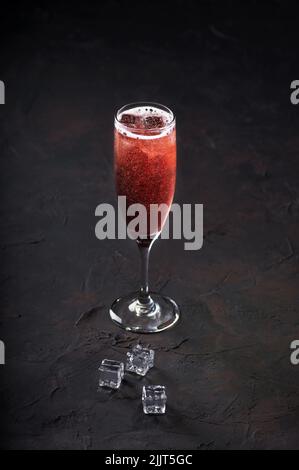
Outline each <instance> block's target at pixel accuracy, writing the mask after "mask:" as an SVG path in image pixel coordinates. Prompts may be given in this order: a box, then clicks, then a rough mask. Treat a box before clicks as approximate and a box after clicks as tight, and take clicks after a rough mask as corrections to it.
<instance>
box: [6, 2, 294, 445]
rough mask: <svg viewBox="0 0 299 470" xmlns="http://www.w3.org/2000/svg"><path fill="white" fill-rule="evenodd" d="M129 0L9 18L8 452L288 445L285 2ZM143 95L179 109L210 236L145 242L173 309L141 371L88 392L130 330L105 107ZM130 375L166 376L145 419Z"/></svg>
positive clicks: (290, 167)
mask: <svg viewBox="0 0 299 470" xmlns="http://www.w3.org/2000/svg"><path fill="white" fill-rule="evenodd" d="M127 3H128V2H124V3H123V4H122V5H121V6H119V3H118V2H104V3H103V6H102V7H101V9H94V7H88V6H87V5H85V6H84V7H82V8H81V10H77V9H73V10H71V11H70V10H68V9H67V8H66V7H64V6H63V4H61V6H60V7H59V9H55V8H54V7H49V8H44V9H38V8H36V9H34V10H29V11H28V10H25V8H24V9H23V10H22V9H21V10H19V11H18V12H15V11H12V10H10V11H9V12H8V14H7V19H6V20H5V19H4V18H3V19H2V23H3V29H2V33H1V34H2V39H1V54H0V57H1V69H0V72H1V74H2V76H1V77H0V79H2V80H4V81H5V83H6V104H5V106H2V107H1V109H0V120H1V139H0V145H1V154H0V155H1V196H2V198H1V231H0V232H1V267H2V268H1V279H0V288H1V318H0V321H1V323H0V338H1V339H3V340H4V341H5V344H6V353H7V364H6V365H5V366H3V367H2V366H1V369H0V378H1V388H0V406H1V428H2V429H1V447H2V448H11V449H16V448H25V449H30V448H31V449H50V448H55V449H97V448H99V449H103V448H104V449H153V448H154V449H162V448H163V449H168V448H169V449H184V448H188V449H222V448H225V449H226V448H227V449H236V448H241V449H253V448H267V449H268V448H271V449H276V448H298V447H299V437H298V436H299V434H298V425H299V397H298V391H299V366H298V367H297V368H296V367H295V366H292V365H291V364H290V359H289V356H290V349H289V346H290V342H291V341H292V340H293V339H298V337H299V320H298V307H299V305H298V249H299V245H298V235H299V229H298V220H299V184H298V174H299V164H298V144H299V141H298V119H299V106H298V107H296V106H292V105H291V104H290V99H289V95H290V91H289V87H290V82H291V81H292V80H294V79H299V73H298V61H297V57H298V51H297V48H296V44H298V37H297V35H298V33H297V25H296V18H297V17H296V15H295V14H294V11H293V9H292V4H290V3H289V4H288V2H277V1H276V2H263V7H261V6H260V5H259V3H262V2H249V3H248V4H247V5H246V6H245V4H244V3H243V2H242V4H243V7H242V8H241V7H240V6H239V7H238V9H237V7H236V6H234V5H233V3H232V2H228V4H227V5H229V6H226V7H224V6H223V3H221V5H222V6H221V7H220V5H219V4H220V2H219V3H218V6H216V2H203V3H202V4H201V9H200V10H197V9H196V8H195V6H194V4H193V3H191V2H188V1H187V2H180V1H177V2H173V3H172V6H168V7H167V6H163V7H162V6H161V8H160V9H159V13H158V11H157V6H156V4H155V3H151V5H150V9H151V11H148V12H145V13H144V12H143V13H142V12H141V11H139V10H138V8H137V7H138V4H137V3H136V2H132V3H131V2H130V6H128V5H127ZM239 3H241V2H239ZM126 8H129V11H127V10H126ZM136 8H137V13H136ZM134 9H135V10H134ZM133 11H135V16H133ZM118 13H119V14H118ZM138 13H139V15H140V18H139V20H138V21H137V19H136V18H137V16H136V15H138ZM150 13H151V14H150ZM125 15H126V16H127V19H125ZM163 25H165V28H164V29H163V28H162V26H163ZM296 61H297V63H296ZM142 99H150V100H155V101H159V102H162V103H165V104H167V105H169V106H170V107H172V108H173V109H174V111H175V113H176V115H177V122H178V152H179V154H178V176H177V192H176V199H175V200H176V201H177V202H182V203H183V202H197V203H203V204H204V231H205V240H204V246H203V249H202V250H200V251H197V252H188V251H184V249H183V245H182V243H181V242H177V241H159V242H157V243H156V245H155V246H154V249H153V251H152V258H151V285H152V287H153V288H154V289H156V290H161V291H163V292H164V293H167V294H168V295H171V296H173V297H174V298H175V299H176V300H177V302H178V303H179V304H180V306H181V309H182V320H181V322H180V324H179V325H178V326H176V327H175V328H174V329H173V330H171V331H169V332H165V333H162V334H158V335H153V336H145V337H144V336H143V337H142V338H141V340H142V341H143V342H145V343H150V344H151V345H152V346H153V348H154V349H155V350H156V364H157V366H156V367H155V369H153V370H152V371H151V372H150V373H149V375H148V376H147V377H146V378H141V379H138V378H135V377H133V376H130V377H128V378H127V379H126V381H125V383H124V384H123V386H122V387H121V389H120V390H119V391H117V392H111V393H109V392H105V391H102V392H100V393H99V392H97V373H96V371H97V366H98V364H99V362H100V361H101V359H103V358H104V357H108V358H114V359H118V360H120V359H123V358H124V357H125V354H126V352H127V350H128V348H129V347H130V346H131V345H132V344H133V343H134V342H135V341H136V340H137V339H140V337H138V336H136V335H134V334H127V333H125V332H123V331H121V330H119V329H117V328H116V327H115V326H114V325H113V324H112V323H111V321H110V319H109V316H108V307H109V305H110V303H111V302H112V301H113V300H114V299H115V298H116V297H117V296H119V295H120V294H123V293H127V292H129V291H131V290H132V289H134V288H136V287H137V286H138V277H139V259H138V253H137V249H136V247H135V246H134V243H133V242H130V241H117V240H116V241H98V240H97V239H96V238H95V235H94V227H95V223H96V219H95V216H94V210H95V207H96V206H97V205H98V204H99V203H100V202H115V194H114V183H113V171H112V139H113V135H112V131H113V113H114V111H115V109H116V108H117V107H119V106H121V105H122V104H124V103H126V102H130V101H136V100H142ZM143 383H161V384H164V385H166V386H167V390H168V411H167V414H166V415H165V416H162V417H149V416H144V415H143V413H142V409H141V401H140V395H141V388H142V384H143Z"/></svg>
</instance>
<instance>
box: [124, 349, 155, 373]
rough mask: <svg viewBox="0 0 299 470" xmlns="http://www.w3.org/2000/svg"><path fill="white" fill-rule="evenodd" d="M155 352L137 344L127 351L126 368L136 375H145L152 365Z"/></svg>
mask: <svg viewBox="0 0 299 470" xmlns="http://www.w3.org/2000/svg"><path fill="white" fill-rule="evenodd" d="M154 357H155V352H154V351H153V350H152V349H148V348H145V347H143V346H141V345H140V344H137V345H136V346H134V347H133V348H132V350H131V351H129V352H127V363H126V370H128V371H130V372H135V374H138V375H145V374H146V373H147V372H148V370H149V369H150V368H151V367H153V366H154Z"/></svg>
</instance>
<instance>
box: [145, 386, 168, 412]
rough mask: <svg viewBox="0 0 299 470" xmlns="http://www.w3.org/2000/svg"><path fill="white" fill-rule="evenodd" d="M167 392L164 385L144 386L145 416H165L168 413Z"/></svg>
mask: <svg viewBox="0 0 299 470" xmlns="http://www.w3.org/2000/svg"><path fill="white" fill-rule="evenodd" d="M166 401H167V396H166V391H165V387H164V385H144V386H143V389H142V404H143V412H144V413H145V414H155V415H163V414H164V413H165V411H166Z"/></svg>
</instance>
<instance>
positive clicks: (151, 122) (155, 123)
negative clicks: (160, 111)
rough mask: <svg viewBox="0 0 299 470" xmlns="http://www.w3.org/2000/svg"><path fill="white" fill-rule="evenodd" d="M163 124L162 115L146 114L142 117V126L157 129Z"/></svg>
mask: <svg viewBox="0 0 299 470" xmlns="http://www.w3.org/2000/svg"><path fill="white" fill-rule="evenodd" d="M164 126H165V123H164V120H163V118H162V116H146V117H145V118H144V127H145V128H146V129H159V128H161V127H164Z"/></svg>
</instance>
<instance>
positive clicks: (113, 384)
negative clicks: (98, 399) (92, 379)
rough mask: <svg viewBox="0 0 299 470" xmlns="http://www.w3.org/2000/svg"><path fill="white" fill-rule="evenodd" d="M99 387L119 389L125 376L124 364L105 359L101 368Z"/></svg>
mask: <svg viewBox="0 0 299 470" xmlns="http://www.w3.org/2000/svg"><path fill="white" fill-rule="evenodd" d="M99 374H100V378H99V386H100V387H109V388H119V386H120V384H121V381H122V379H123V376H124V364H123V362H118V361H113V360H111V359H104V360H103V361H102V363H101V365H100V367H99Z"/></svg>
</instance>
